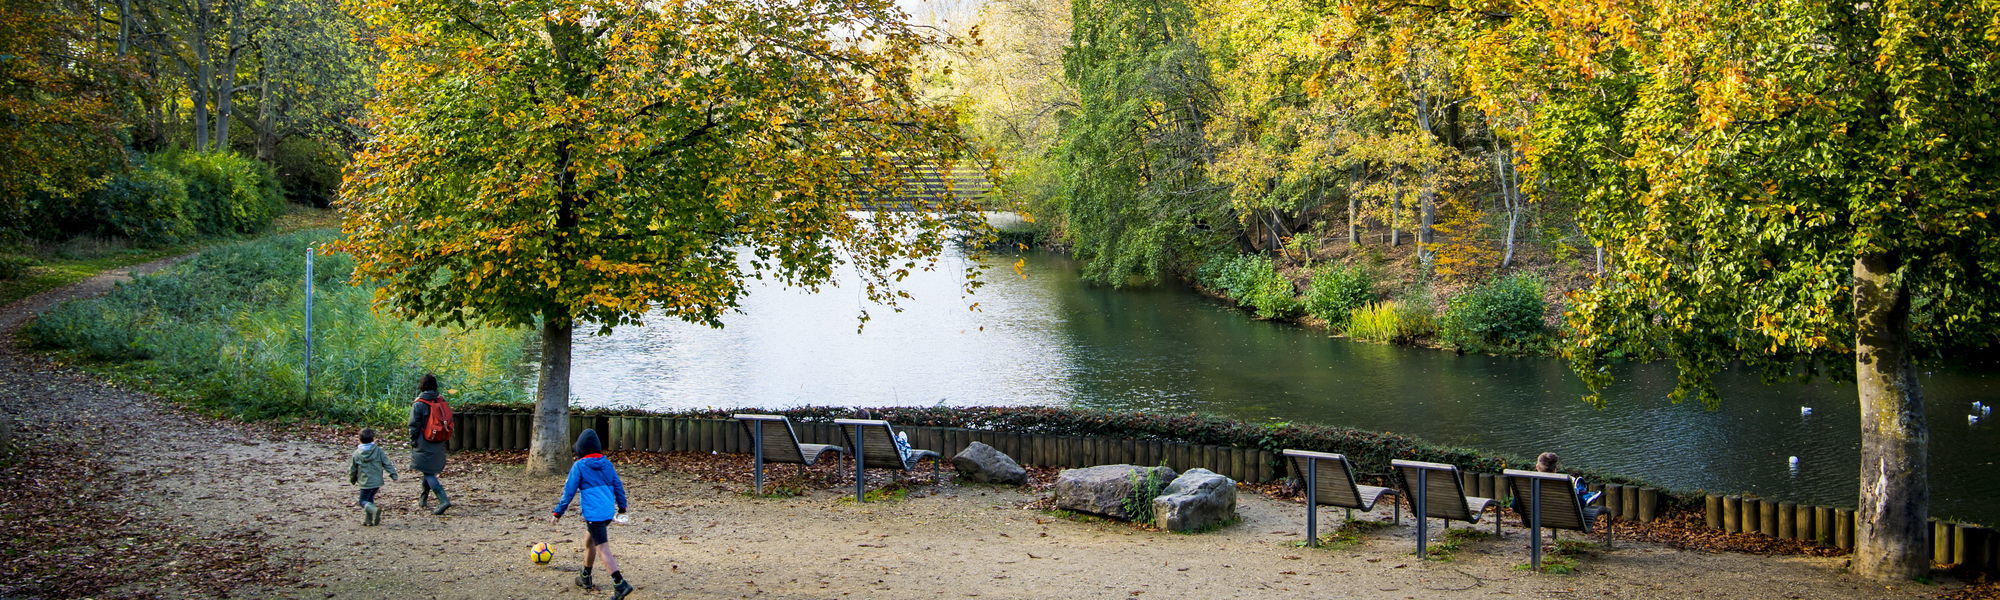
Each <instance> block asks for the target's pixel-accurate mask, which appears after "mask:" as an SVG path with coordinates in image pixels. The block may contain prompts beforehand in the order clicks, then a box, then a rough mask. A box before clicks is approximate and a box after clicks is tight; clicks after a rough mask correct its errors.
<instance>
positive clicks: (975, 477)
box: [951, 442, 1028, 485]
mask: <svg viewBox="0 0 2000 600" xmlns="http://www.w3.org/2000/svg"><path fill="white" fill-rule="evenodd" d="M951 466H952V467H953V468H955V469H958V477H959V479H964V480H967V481H977V482H979V483H1006V484H1012V485H1021V484H1024V483H1027V482H1028V470H1027V469H1023V468H1021V463H1017V462H1014V459H1013V457H1009V456H1007V455H1006V454H1003V453H1001V452H1000V451H999V450H996V449H994V448H993V447H992V446H988V445H986V444H985V443H982V442H973V443H972V445H970V446H966V447H965V450H963V451H960V452H959V453H958V456H953V457H951Z"/></svg>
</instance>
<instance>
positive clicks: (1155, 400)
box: [573, 253, 2000, 524]
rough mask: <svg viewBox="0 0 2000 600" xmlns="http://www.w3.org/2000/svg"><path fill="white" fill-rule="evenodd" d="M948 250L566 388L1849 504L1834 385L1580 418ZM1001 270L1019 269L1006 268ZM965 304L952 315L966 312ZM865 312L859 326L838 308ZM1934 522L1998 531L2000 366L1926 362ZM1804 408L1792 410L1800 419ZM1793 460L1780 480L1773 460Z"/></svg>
mask: <svg viewBox="0 0 2000 600" xmlns="http://www.w3.org/2000/svg"><path fill="white" fill-rule="evenodd" d="M965 260H967V259H965V258H964V257H962V256H952V257H948V258H947V259H946V260H945V261H944V263H943V265H942V268H941V269H940V270H939V271H936V272H928V273H920V274H918V275H916V276H913V277H912V278H911V280H909V281H907V282H906V289H909V290H910V291H911V293H912V294H913V295H914V296H915V297H916V299H915V300H914V301H906V302H905V303H904V305H903V309H904V310H903V311H901V312H892V311H890V310H889V309H886V308H882V307H876V306H870V305H869V304H868V303H867V302H866V300H865V299H864V298H862V297H861V295H860V293H859V292H858V291H857V290H855V289H854V288H853V286H852V283H851V280H850V283H849V285H848V286H847V287H830V288H827V289H825V290H822V291H821V292H819V293H805V292H801V291H797V290H787V289H784V288H780V287H776V286H774V285H767V286H753V287H752V288H751V293H750V295H749V296H748V297H747V298H745V299H744V302H743V307H742V312H741V314H732V315H729V316H728V317H726V318H725V319H724V321H725V325H726V326H725V327H724V328H722V329H711V328H708V327H703V326H699V325H690V324H686V323H680V322H670V321H657V322H652V323H649V324H648V325H646V326H643V327H627V328H623V329H619V330H617V331H616V332H614V333H613V334H611V335H609V336H603V337H598V336H584V335H579V336H578V339H577V340H576V346H575V353H576V354H575V357H574V358H575V367H574V369H575V371H574V374H573V386H574V387H573V389H574V393H575V394H576V396H577V397H578V400H579V402H580V403H581V404H583V405H585V406H631V407H642V408H649V409H661V410H666V409H678V408H698V407H722V408H736V407H763V408H782V407H791V406H799V405H808V404H810V405H822V406H853V407H880V406H931V405H945V406H978V405H1069V406H1078V407H1089V408H1106V409H1134V410H1148V411H1167V412H1206V413H1215V414H1220V415H1224V416H1230V417H1235V418H1240V419H1245V420H1249V421H1254V422H1269V421H1293V422H1305V423H1318V424H1326V425H1339V426H1347V427H1356V428H1362V429H1370V430H1382V431H1394V432H1398V433H1405V434H1411V435H1415V436H1418V437H1421V438H1424V439H1427V440H1429V441H1432V442H1437V443H1443V444H1452V445H1461V446H1467V447H1472V448H1479V449H1482V450H1489V451H1497V452H1501V453H1507V454H1513V455H1518V456H1524V457H1532V456H1533V455H1534V454H1536V453H1539V452H1542V451H1554V452H1558V453H1560V454H1561V455H1562V456H1563V458H1564V463H1565V464H1567V465H1570V466H1576V467H1582V468H1589V469H1597V470H1602V471H1606V472H1614V473H1621V474H1626V475H1630V476H1635V477H1639V478H1643V479H1646V480H1649V481H1652V482H1654V483H1656V484H1659V485H1663V486H1667V487H1669V488H1673V489H1682V490H1694V489H1707V490H1716V491H1719V492H1728V493H1738V492H1749V493H1755V494H1759V495H1761V496H1764V497H1768V498H1777V499H1783V500H1790V501H1797V502H1801V503H1813V504H1828V505H1837V506H1852V505H1853V503H1854V496H1855V481H1856V478H1857V475H1856V473H1857V464H1858V461H1859V459H1858V457H1857V455H1856V452H1857V448H1858V447H1859V441H1858V440H1859V422H1860V417H1859V410H1858V408H1857V406H1856V400H1855V393H1854V390H1853V387H1852V386H1851V385H1846V386H1843V385H1837V384H1831V383H1826V382H1824V381H1821V382H1815V383H1808V384H1799V383H1785V384H1779V385H1764V384H1763V383H1762V382H1761V381H1760V380H1759V379H1758V378H1757V377H1756V376H1755V375H1754V374H1749V373H1741V372H1729V373H1725V374H1723V375H1722V376H1721V378H1720V380H1719V381H1718V382H1717V383H1718V387H1719V388H1720V389H1721V390H1722V393H1723V396H1724V401H1723V405H1722V407H1721V408H1720V409H1719V410H1715V411H1709V410H1706V409H1704V408H1703V407H1702V406H1701V405H1699V404H1698V403H1688V404H1673V403H1671V402H1668V401H1667V400H1666V394H1667V392H1668V391H1669V390H1670V389H1671V388H1672V385H1673V381H1674V370H1673V368H1672V367H1671V366H1670V365H1666V364H1650V365H1632V366H1626V367H1624V368H1623V369H1622V370H1621V371H1622V372H1621V373H1620V374H1619V381H1618V383H1617V384H1616V386H1615V387H1614V388H1613V389H1611V390H1608V391H1607V393H1606V395H1605V396H1606V398H1607V399H1608V400H1609V405H1608V406H1607V407H1606V408H1604V409H1602V410H1600V409H1596V408H1592V407H1590V406H1588V405H1585V404H1584V403H1583V402H1581V401H1580V400H1579V397H1580V396H1581V395H1582V393H1583V387H1582V385H1581V384H1580V383H1578V382H1577V380H1576V377H1575V376H1574V375H1572V374H1571V373H1570V372H1569V369H1568V367H1567V365H1566V364H1565V363H1564V362H1562V361H1561V360H1557V359H1551V358H1509V357H1492V356H1477V355H1467V356H1457V355H1454V354H1453V353H1451V352H1443V351H1437V350H1428V349H1414V348H1403V347H1395V346H1387V345H1378V344H1369V343H1360V342H1352V341H1348V340H1345V339H1340V338H1333V337H1329V336H1328V335H1326V334H1325V333H1324V332H1320V331H1315V330H1310V329H1305V328H1301V327H1297V326H1293V325H1286V324H1276V323H1268V322H1262V321H1257V320H1254V319H1251V318H1250V317H1249V316H1248V315H1247V314H1246V313H1244V312H1242V311H1240V310H1237V309H1235V308H1232V307H1230V306H1228V305H1227V304H1226V303H1223V302H1220V301H1217V300H1214V299H1210V298H1207V297H1204V296H1201V295H1198V294H1196V293H1194V292H1192V291H1190V290H1188V289H1186V288H1182V287H1178V286H1162V287H1158V288H1149V289H1112V288H1107V287H1100V286H1092V285H1089V284H1086V283H1084V282H1082V281H1081V280H1080V279H1079V277H1078V272H1077V266H1076V264H1075V263H1074V262H1073V261H1071V260H1069V259H1067V258H1066V257H1064V256H1061V255H1056V254H1048V253H1026V254H1021V255H995V256H989V257H987V258H985V259H983V260H985V261H986V264H987V266H988V267H989V270H988V272H987V275H986V276H985V279H986V280H987V281H988V282H989V283H988V284H987V285H986V286H985V287H983V288H981V289H979V290H978V292H977V293H975V294H973V295H971V296H961V295H960V294H959V291H958V287H957V281H958V278H959V274H958V269H960V268H962V267H963V265H964V264H965V262H964V261H965ZM1016 260H1019V261H1021V267H1022V268H1021V270H1020V272H1019V273H1018V274H1017V273H1016V271H1015V269H1014V266H1015V261H1016ZM975 302H976V303H977V310H972V309H971V308H972V305H973V303H975ZM864 309H866V310H868V312H869V313H870V314H871V316H872V319H871V320H869V321H868V322H867V324H866V327H864V328H862V329H861V330H860V331H859V332H857V331H856V326H857V324H858V320H857V318H856V317H857V315H859V314H860V312H861V311H862V310H864ZM1922 372H1923V374H1922V378H1923V391H1924V395H1925V397H1926V402H1927V406H1928V410H1929V416H1930V423H1931V482H1932V486H1933V496H1934V498H1933V502H1932V511H1933V514H1934V515H1936V516H1940V517H1954V518H1961V519H1967V520H1972V521H1976V522H1983V523H1988V524H1991V523H2000V507H1996V506H1993V505H1992V503H1991V502H1989V500H1990V499H1992V498H1996V497H2000V468H1996V466H1995V461H1996V460H2000V459H1996V458H1995V456H1994V451H1995V450H1996V449H2000V430H1996V427H2000V421H1994V422H1991V423H1990V424H1989V423H1980V424H1971V423H1968V422H1967V418H1966V417H1967V416H1968V415H1969V414H1971V413H1972V408H1971V405H1972V403H1973V402H1975V401H1980V402H1985V403H1987V404H1993V403H2000V385H1995V384H1996V375H2000V369H1995V368H1993V367H1992V366H1990V365H1946V366H1926V367H1924V369H1923V370H1922ZM1801 407H1810V408H1811V409H1812V414H1811V415H1802V414H1801V411H1800V408H1801ZM1792 456H1797V457H1798V458H1799V465H1798V467H1797V468H1796V469H1794V468H1793V467H1792V466H1791V465H1790V464H1789V460H1788V459H1789V457H1792Z"/></svg>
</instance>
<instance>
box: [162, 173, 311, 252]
mask: <svg viewBox="0 0 2000 600" xmlns="http://www.w3.org/2000/svg"><path fill="white" fill-rule="evenodd" d="M154 160H155V161H156V162H158V163H159V164H160V165H162V166H164V167H166V168H167V169H168V170H171V171H173V172H174V174H176V175H178V176H180V178H181V179H182V180H184V181H186V182H187V200H188V207H189V211H188V215H189V217H190V218H191V220H193V222H194V228H195V231H196V232H197V233H200V234H202V235H228V234H238V233H255V232H258V231H262V230H263V229H264V228H265V227H268V226H270V224H271V221H272V220H273V219H276V218H277V217H278V213H279V212H281V211H283V209H284V193H283V191H282V190H281V189H280V186H279V185H278V180H277V176H276V175H275V173H273V172H272V170H271V167H270V166H268V165H265V164H264V163H261V162H258V161H256V160H254V159H250V158H245V157H243V156H242V155H239V154H236V153H233V152H168V153H163V154H158V155H155V156H154Z"/></svg>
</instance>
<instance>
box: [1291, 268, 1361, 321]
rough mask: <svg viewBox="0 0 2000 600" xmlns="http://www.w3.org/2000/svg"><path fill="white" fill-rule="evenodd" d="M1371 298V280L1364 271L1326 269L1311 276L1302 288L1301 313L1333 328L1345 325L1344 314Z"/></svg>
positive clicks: (1345, 318) (1345, 316) (1346, 314)
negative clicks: (1309, 282)
mask: <svg viewBox="0 0 2000 600" xmlns="http://www.w3.org/2000/svg"><path fill="white" fill-rule="evenodd" d="M1374 299H1375V279H1374V277H1371V276H1370V275H1369V274H1368V271H1367V270H1366V269H1363V268H1361V267H1355V266H1328V267H1326V268H1322V269H1320V270H1319V272H1318V273H1314V274H1313V279H1312V283H1311V284H1310V285H1309V286H1307V287H1306V299H1305V311H1306V314H1310V315H1312V316H1315V317H1319V318H1321V319H1324V320H1325V321H1326V323H1327V325H1330V326H1332V327H1334V328H1336V329H1340V328H1345V327H1346V326H1347V318H1348V315H1349V314H1351V313H1352V312H1353V311H1354V309H1357V308H1361V307H1362V306H1364V305H1366V304H1368V303H1369V302H1370V301H1373V300H1374Z"/></svg>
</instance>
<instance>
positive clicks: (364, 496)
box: [361, 488, 382, 504]
mask: <svg viewBox="0 0 2000 600" xmlns="http://www.w3.org/2000/svg"><path fill="white" fill-rule="evenodd" d="M379 491H382V488H367V489H364V490H361V503H362V504H367V503H369V502H374V501H375V492H379Z"/></svg>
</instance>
